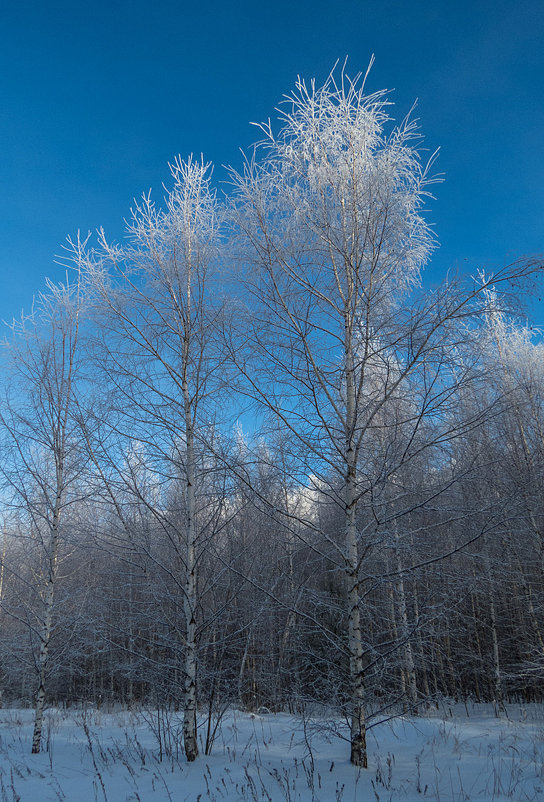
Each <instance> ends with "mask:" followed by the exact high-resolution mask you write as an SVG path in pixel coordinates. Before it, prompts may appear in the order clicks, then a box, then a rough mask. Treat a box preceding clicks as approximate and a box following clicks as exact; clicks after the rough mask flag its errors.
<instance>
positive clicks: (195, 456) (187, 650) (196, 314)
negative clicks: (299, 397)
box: [75, 159, 226, 761]
mask: <svg viewBox="0 0 544 802" xmlns="http://www.w3.org/2000/svg"><path fill="white" fill-rule="evenodd" d="M171 172H172V178H173V186H172V188H171V189H170V190H168V192H167V195H166V197H165V203H164V207H163V208H160V207H158V206H155V204H154V202H153V201H152V200H151V197H150V196H149V195H147V196H144V197H143V199H142V200H141V201H140V202H139V203H137V204H136V205H135V207H134V209H133V211H132V217H131V219H130V221H129V224H128V232H127V233H128V239H129V244H127V245H123V246H121V245H112V244H110V243H109V242H108V241H107V239H106V236H105V234H104V233H103V232H102V233H101V234H100V243H99V246H98V248H96V249H95V250H93V251H88V252H87V253H85V254H84V255H81V254H80V251H79V249H78V248H76V253H75V259H76V261H77V263H78V265H79V266H80V268H81V270H82V271H83V273H84V275H85V276H86V278H87V280H88V282H89V289H90V293H91V296H92V297H93V298H94V304H95V307H94V308H95V309H96V312H97V316H98V320H99V321H100V325H101V329H102V333H103V338H102V343H101V345H100V346H98V347H97V348H98V350H97V353H100V354H101V359H102V365H103V367H102V369H103V376H104V378H105V381H106V382H107V381H108V379H107V377H111V378H113V382H114V385H115V389H114V391H113V395H112V398H113V399H114V400H113V404H114V410H115V421H116V423H115V426H114V427H113V429H112V431H113V430H114V431H115V436H114V438H113V439H114V440H115V438H116V437H117V436H118V435H119V433H122V437H121V440H119V439H118V438H117V442H121V441H123V442H124V443H125V444H126V445H127V446H128V448H129V452H130V453H125V455H124V456H122V452H123V448H124V447H123V446H119V447H120V449H121V453H119V451H116V452H115V453H114V454H112V453H110V465H111V466H112V468H113V472H114V474H115V475H116V483H117V485H119V482H120V483H121V484H123V485H124V486H125V489H126V488H128V489H129V490H130V491H131V492H132V493H133V496H134V498H136V499H137V501H138V504H139V505H140V506H141V505H144V506H145V507H146V509H147V516H148V518H149V517H151V518H153V519H154V521H155V524H156V526H157V527H158V529H159V530H160V531H162V532H164V533H165V536H166V537H167V538H168V540H169V542H170V544H171V545H172V547H173V549H174V553H175V560H176V563H177V565H175V566H164V567H165V570H167V571H168V572H171V573H173V574H176V576H177V586H178V590H179V592H180V593H181V595H182V597H183V608H184V615H185V631H184V655H185V656H184V664H183V667H182V671H183V673H184V676H185V682H184V684H185V694H184V702H183V707H184V727H183V736H184V746H185V752H186V755H187V759H188V760H190V761H191V760H194V759H195V758H196V756H197V755H198V741H197V732H196V709H197V619H198V615H199V602H198V591H197V570H198V564H199V561H201V559H202V552H203V549H204V548H205V543H206V542H207V538H209V536H210V530H211V529H213V526H214V524H215V522H216V521H217V509H216V508H217V505H219V507H221V505H222V503H223V500H221V499H220V500H218V499H217V497H216V498H215V499H214V500H213V501H212V502H211V504H210V499H209V497H208V496H206V495H205V493H204V490H205V488H206V481H205V477H206V475H207V473H209V471H210V470H211V468H210V465H209V463H207V462H206V442H207V441H208V439H209V438H213V436H214V425H215V420H216V418H217V416H218V414H219V413H220V411H221V409H222V404H223V397H224V392H222V388H223V391H224V388H225V385H226V375H225V371H224V369H223V367H222V366H223V363H224V359H223V356H222V353H221V348H220V338H219V337H218V336H217V333H216V328H217V327H218V326H219V323H220V319H221V315H222V307H223V301H222V292H221V287H220V284H219V281H218V276H217V270H216V268H217V247H218V244H219V226H220V209H219V204H218V202H217V200H216V197H215V193H214V191H213V190H212V188H211V185H210V168H209V165H206V164H204V163H201V162H196V161H194V160H191V159H190V160H189V161H187V162H183V161H181V160H177V161H176V162H175V163H174V164H173V165H172V166H171ZM135 444H138V448H137V449H136V452H135V451H134V446H135ZM100 450H101V449H100V448H99V449H98V451H100ZM106 450H107V449H106ZM131 453H132V454H133V455H134V453H137V454H138V455H139V460H140V462H141V468H142V471H143V475H145V477H146V484H149V481H150V477H151V476H152V480H151V481H152V484H153V485H154V488H155V489H154V491H153V492H152V493H151V494H149V493H148V492H147V491H146V490H144V487H143V486H142V483H141V481H140V480H139V478H138V476H139V475H138V471H136V472H135V471H134V470H133V469H132V468H131V466H132V465H133V463H134V460H133V459H132V462H131V459H130V454H131ZM95 456H96V457H97V465H98V463H99V459H98V456H97V452H95ZM140 473H141V472H140ZM103 476H104V478H105V474H103ZM109 488H110V491H111V488H112V485H111V483H110V484H109ZM111 496H112V498H113V497H114V496H113V492H111ZM172 505H173V508H172ZM116 510H117V513H118V514H119V517H120V518H121V519H124V518H125V514H124V512H123V509H122V505H120V504H119V503H118V502H116Z"/></svg>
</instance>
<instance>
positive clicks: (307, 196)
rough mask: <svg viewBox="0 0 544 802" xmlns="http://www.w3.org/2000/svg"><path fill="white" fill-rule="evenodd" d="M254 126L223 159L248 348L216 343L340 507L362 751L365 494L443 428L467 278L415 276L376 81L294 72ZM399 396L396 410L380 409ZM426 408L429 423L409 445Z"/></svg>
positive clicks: (407, 141)
mask: <svg viewBox="0 0 544 802" xmlns="http://www.w3.org/2000/svg"><path fill="white" fill-rule="evenodd" d="M261 128H262V132H263V134H264V140H263V141H262V142H260V143H259V144H258V145H257V146H256V148H255V150H254V153H253V155H252V157H251V158H248V160H247V161H246V163H245V165H244V168H243V170H242V171H241V172H236V171H233V173H232V180H233V183H234V188H235V190H234V192H235V199H234V204H233V205H234V212H233V215H234V219H235V221H236V224H237V226H238V232H239V252H240V255H241V258H242V259H243V260H244V262H245V264H246V266H247V270H246V280H245V296H244V303H245V304H246V310H247V316H246V321H247V323H246V328H245V329H244V334H243V340H244V341H245V342H246V343H247V345H248V348H247V350H245V351H243V350H242V349H241V348H240V345H239V343H235V341H234V339H233V341H232V347H231V350H232V356H233V359H234V360H235V362H236V363H237V365H238V367H239V369H240V371H241V373H242V374H243V376H244V378H245V382H246V384H245V391H246V393H247V394H248V395H249V396H251V397H253V398H254V399H255V401H256V402H257V405H258V406H259V407H260V409H261V410H262V411H263V415H264V416H265V417H266V415H267V414H268V413H270V415H271V416H272V418H273V419H274V421H277V420H279V421H281V423H282V426H283V427H284V429H285V431H286V432H287V433H288V435H289V437H290V439H291V441H292V443H293V445H292V450H293V453H294V452H295V451H297V452H298V453H297V457H298V469H297V471H296V473H297V475H298V476H299V477H301V482H302V483H305V482H308V481H309V476H310V475H312V476H314V478H315V481H316V483H317V484H319V486H320V487H321V491H322V492H323V487H324V486H326V487H327V488H328V489H327V495H328V497H329V500H330V501H331V502H332V503H334V504H335V505H336V506H337V508H338V509H339V510H340V511H341V516H342V520H343V524H342V526H343V539H342V541H341V542H338V540H334V539H329V540H330V553H329V559H330V560H331V561H332V562H333V563H334V564H335V565H336V567H337V569H338V570H340V571H342V572H343V574H344V580H345V593H346V617H347V621H348V632H347V633H346V635H347V637H346V642H347V655H348V659H349V678H350V679H349V686H350V687H349V691H348V697H349V702H348V707H349V711H348V712H349V719H350V722H351V761H352V762H353V763H354V764H355V765H358V766H366V765H367V752H366V722H365V703H364V698H365V660H366V657H365V653H364V652H365V645H364V637H363V634H362V629H363V627H364V621H363V620H362V615H363V614H364V613H363V607H362V592H361V587H362V586H361V581H362V579H361V574H362V567H363V565H364V563H365V560H367V559H368V555H369V551H370V550H371V549H372V548H373V547H374V546H375V545H376V543H377V542H378V540H377V537H378V536H380V537H388V538H389V539H390V540H391V536H392V535H391V533H392V531H393V522H394V517H395V516H398V515H399V514H400V513H399V511H398V506H399V505H398V504H394V503H389V504H388V505H386V506H388V507H389V509H394V510H395V512H394V514H392V515H389V514H388V513H386V514H385V516H384V515H382V516H381V518H380V519H379V520H378V519H377V518H376V511H377V510H379V509H380V506H381V507H383V504H381V503H376V499H375V494H376V492H377V490H378V489H379V487H382V488H383V487H385V486H386V485H387V483H388V479H391V477H393V476H394V475H395V473H396V472H397V471H398V470H399V467H401V466H403V465H404V466H407V465H408V464H409V462H410V460H411V459H413V457H414V456H415V455H416V454H418V453H420V451H421V449H422V448H423V447H429V448H431V447H433V446H436V445H438V444H439V443H440V442H441V441H442V442H445V441H447V440H448V439H449V438H451V437H452V436H453V433H452V432H451V431H449V430H448V422H447V418H448V414H447V413H448V411H449V410H451V407H452V405H453V404H454V398H455V388H456V387H457V386H458V385H459V384H462V383H463V382H467V381H470V380H471V377H472V376H473V375H474V372H473V370H472V367H471V360H470V359H467V358H466V355H462V344H463V342H464V340H465V339H466V338H467V337H468V338H470V335H469V333H468V323H467V322H466V321H467V319H468V318H470V317H471V316H474V319H476V318H477V314H478V310H477V308H476V307H477V306H478V304H477V300H478V298H479V295H480V293H481V290H482V287H481V286H480V285H473V286H472V287H471V286H468V287H465V286H462V285H457V284H456V283H455V282H452V283H448V284H446V285H444V286H442V287H440V288H438V289H437V290H435V291H433V292H429V293H427V294H426V293H423V292H421V291H420V289H419V288H420V274H421V270H422V268H423V266H424V264H425V263H426V261H427V260H428V258H429V256H430V253H431V251H432V248H433V235H432V232H431V229H430V227H429V225H428V223H427V222H426V220H425V216H424V203H425V202H426V199H427V198H428V197H429V184H430V183H431V182H432V178H431V176H430V173H429V170H430V165H431V163H432V158H431V160H430V161H428V162H427V163H424V162H423V161H422V158H421V154H420V152H419V150H418V145H419V134H418V130H417V126H416V123H415V122H414V121H413V120H411V119H410V118H409V117H408V118H406V119H405V120H404V121H403V122H402V123H401V124H400V125H398V126H396V127H391V121H390V119H389V116H388V99H387V95H386V94H385V93H383V92H378V93H375V94H365V81H364V80H361V77H360V76H358V77H357V78H356V79H355V80H349V79H348V78H347V76H346V75H345V74H344V72H342V73H341V74H340V76H339V79H338V81H336V80H335V78H334V76H331V77H329V79H328V80H327V82H326V83H325V84H324V86H322V87H318V86H316V84H315V83H314V82H312V83H311V84H310V85H309V86H308V85H306V83H305V82H304V81H302V80H299V81H298V82H297V85H296V89H295V91H294V92H293V93H292V95H290V96H288V97H287V98H286V100H285V102H284V104H283V105H282V107H281V109H280V128H279V131H278V132H277V133H276V132H275V130H274V129H273V127H272V125H271V124H270V123H267V124H264V125H262V126H261ZM388 131H389V132H388ZM474 301H476V303H475V304H474V303H473V302H474ZM403 397H409V398H410V401H411V403H410V411H409V412H408V413H407V415H406V416H405V417H404V418H402V416H401V419H400V420H399V418H398V415H397V416H396V415H391V416H389V419H388V418H387V415H386V414H385V413H386V410H387V409H389V408H393V409H394V408H395V407H396V406H398V401H399V400H401V399H402V398H403ZM433 420H434V422H435V423H437V422H438V421H442V424H441V426H437V425H434V426H433V427H432V431H433V432H434V433H433V435H432V437H431V440H424V441H423V442H424V443H425V446H424V445H423V444H422V438H421V437H420V433H421V431H422V428H423V423H424V422H427V421H433ZM472 423H473V424H474V422H472ZM425 425H427V424H425ZM465 425H466V424H465ZM384 431H387V435H386V436H385V437H381V438H380V436H379V434H380V432H384ZM398 432H400V433H401V434H400V436H397V434H396V433H398ZM380 440H381V441H382V442H383V443H385V444H386V446H385V449H383V450H382V449H381V447H380V446H379V442H380ZM372 466H374V467H372ZM391 484H394V483H391V482H389V486H391ZM378 501H379V500H378ZM363 508H364V509H366V510H367V511H369V512H370V513H371V515H370V516H367V517H366V520H365V521H363V518H362V510H363ZM373 518H374V520H373ZM306 524H307V525H308V526H309V531H311V528H312V527H311V522H310V521H306ZM379 533H381V534H379Z"/></svg>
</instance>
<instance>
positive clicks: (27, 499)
mask: <svg viewBox="0 0 544 802" xmlns="http://www.w3.org/2000/svg"><path fill="white" fill-rule="evenodd" d="M80 315H81V292H80V285H79V281H77V282H76V283H74V284H73V285H70V284H66V285H58V286H55V285H53V284H50V285H49V292H48V293H47V294H42V295H40V296H39V298H38V301H37V303H36V304H35V308H34V310H33V313H32V314H31V315H30V316H28V317H23V318H22V320H21V321H20V322H19V323H16V324H14V326H13V332H12V337H11V339H10V341H9V343H8V344H7V345H6V354H5V357H6V359H7V362H8V366H7V367H8V371H9V376H10V384H9V387H8V390H7V396H6V400H5V404H4V407H3V411H2V413H1V417H0V421H1V423H2V427H3V433H4V435H5V438H4V449H3V451H4V459H3V461H2V474H3V477H4V480H5V484H6V493H7V498H8V503H9V505H10V507H11V508H12V509H14V510H17V511H18V515H19V519H20V521H24V522H25V524H26V526H27V527H28V531H27V533H26V537H27V538H28V539H29V541H30V542H32V543H33V544H34V547H35V549H34V550H35V551H36V549H37V552H38V556H37V566H36V567H35V569H34V572H33V573H34V579H33V582H32V584H36V586H37V587H36V589H37V595H38V598H39V606H38V609H35V608H34V609H31V610H29V611H28V612H27V619H28V621H29V627H30V630H29V631H30V634H31V638H32V640H33V641H37V643H38V654H37V656H36V658H35V665H36V670H37V673H38V689H37V693H36V698H35V710H36V714H35V723H34V735H33V739H32V752H39V751H40V744H41V734H42V721H43V711H44V706H45V702H46V690H47V688H46V684H47V673H48V664H49V652H50V644H51V638H52V635H53V631H54V607H55V594H56V588H57V581H58V574H59V565H60V560H61V556H62V555H61V544H62V542H63V524H64V519H65V516H66V512H67V509H68V508H69V507H70V506H71V505H74V504H75V503H76V502H77V501H78V500H79V499H80V498H81V497H82V495H84V494H85V492H86V490H82V488H81V486H80V477H81V471H82V469H83V466H84V464H85V457H84V455H83V453H82V449H81V447H80V438H79V429H78V422H77V421H78V415H77V414H76V413H77V406H78V405H77V396H76V386H77V384H78V382H79V381H80V380H81V365H82V360H81V353H80V348H79V332H80ZM19 526H20V524H19Z"/></svg>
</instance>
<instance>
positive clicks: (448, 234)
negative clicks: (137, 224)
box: [0, 0, 544, 319]
mask: <svg viewBox="0 0 544 802" xmlns="http://www.w3.org/2000/svg"><path fill="white" fill-rule="evenodd" d="M5 6H6V7H5V8H4V9H3V11H2V21H1V25H0V75H1V78H0V87H1V95H0V118H1V125H0V138H1V162H0V182H1V188H2V192H1V196H0V197H1V201H0V203H1V213H0V318H3V319H11V317H13V316H14V315H18V314H19V313H20V310H21V307H23V306H24V307H25V308H28V307H29V306H30V303H31V300H32V295H33V293H35V292H37V291H39V290H40V289H41V288H42V287H43V280H44V277H45V276H46V275H48V276H51V277H52V278H60V276H61V270H60V268H59V267H57V266H56V265H55V264H54V255H55V254H56V253H59V251H60V249H61V245H62V243H63V241H64V240H65V238H66V236H67V235H69V234H75V233H76V232H77V230H78V229H82V230H83V231H84V232H86V231H88V230H89V229H90V230H93V229H95V228H96V227H98V226H100V225H103V226H104V227H105V228H106V230H107V231H108V232H109V234H110V235H111V236H112V237H114V238H115V237H120V236H122V232H123V224H122V220H123V217H124V216H126V214H127V212H128V209H129V206H130V203H131V200H132V198H133V197H134V196H135V195H140V194H141V192H142V191H144V190H146V189H148V188H149V187H153V188H154V189H155V190H156V196H160V195H161V183H162V182H163V181H164V180H166V179H167V177H168V169H167V162H168V161H169V160H171V159H172V158H173V157H174V156H175V155H176V154H178V153H179V154H181V155H182V156H183V157H185V156H187V155H188V154H190V153H195V154H200V153H201V152H202V153H203V154H204V157H205V158H206V159H209V160H211V161H213V162H214V163H215V164H216V165H217V167H216V177H217V178H218V179H219V178H221V176H222V175H223V171H222V169H221V165H222V164H226V163H234V164H238V163H239V158H240V157H239V152H238V149H239V147H247V146H248V145H249V144H250V143H251V142H252V141H253V140H254V139H255V137H256V132H255V129H252V128H251V126H250V125H249V122H250V121H252V120H253V121H260V120H262V119H266V118H268V117H269V116H270V115H273V109H274V107H275V106H276V105H277V103H278V101H279V100H280V99H281V96H282V95H283V94H284V93H286V92H288V91H290V89H291V88H292V86H293V83H294V80H295V78H296V75H297V74H300V75H302V76H304V77H305V78H312V77H316V78H317V79H318V80H319V81H322V80H323V79H324V78H325V77H326V75H327V73H328V72H329V71H330V69H331V67H332V65H333V64H334V62H335V61H336V60H337V59H338V58H340V59H342V60H343V59H344V57H345V56H346V55H347V56H348V57H349V61H348V72H352V73H354V72H357V71H359V70H365V68H366V66H367V64H368V61H369V58H370V56H371V54H372V53H374V54H375V57H376V61H375V66H374V68H373V70H372V73H371V76H370V80H369V83H368V87H369V89H371V90H375V89H382V88H389V89H394V90H395V91H394V92H393V94H392V99H393V100H394V102H395V106H394V107H393V113H394V114H395V115H396V116H397V117H399V118H400V117H401V116H403V115H404V114H405V113H406V112H407V111H408V109H409V108H410V106H411V105H412V103H413V102H414V100H415V99H416V98H417V99H418V111H417V115H418V116H419V118H420V120H421V128H422V132H423V133H424V135H425V143H426V146H427V147H428V148H429V149H430V150H434V149H435V148H436V147H440V148H441V154H440V157H439V160H438V162H437V166H436V169H437V171H440V172H443V173H444V174H445V175H444V178H445V181H444V183H443V184H440V185H438V186H437V187H436V189H435V192H436V195H437V200H436V201H433V202H432V205H431V213H430V215H429V219H430V220H432V221H434V223H435V227H436V232H437V235H438V238H439V240H440V242H441V248H440V250H439V251H438V252H437V253H436V254H435V257H434V259H433V267H432V268H431V270H433V271H435V272H436V274H437V275H439V274H440V273H441V272H443V271H444V270H446V269H447V268H449V267H451V266H455V265H458V266H460V267H461V268H463V267H469V268H474V266H476V265H487V266H491V267H492V266H498V265H501V264H503V263H506V262H508V261H512V260H513V259H514V258H516V257H517V256H520V255H523V254H530V253H542V252H544V244H543V237H544V2H543V0H520V1H519V2H517V3H513V2H512V0H509V2H504V0H489V2H488V0H473V2H467V1H466V0H457V2H453V0H434V2H431V0H410V2H405V1H404V0H400V1H397V2H394V1H393V0H371V1H370V2H367V1H366V0H359V2H357V1H356V0H349V1H348V0H337V2H336V3H333V2H332V0H328V2H325V1H324V0H289V2H287V1H286V0H274V2H267V3H256V2H247V1H246V0H240V1H239V2H237V3H234V2H229V0H222V1H219V0H213V2H210V1H209V0H208V1H207V0H201V2H200V3H197V2H195V0H192V2H186V0H177V2H175V1H174V0H155V2H149V0H148V2H141V1H140V0H133V2H128V1H127V0H116V2H112V1H111V0H110V2H104V0H96V1H95V2H94V3H87V2H86V3H83V2H77V0H71V2H67V1H66V0H64V1H63V2H59V0H49V2H28V1H27V0H20V2H17V3H15V2H14V3H11V4H10V5H9V7H8V4H5Z"/></svg>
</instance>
